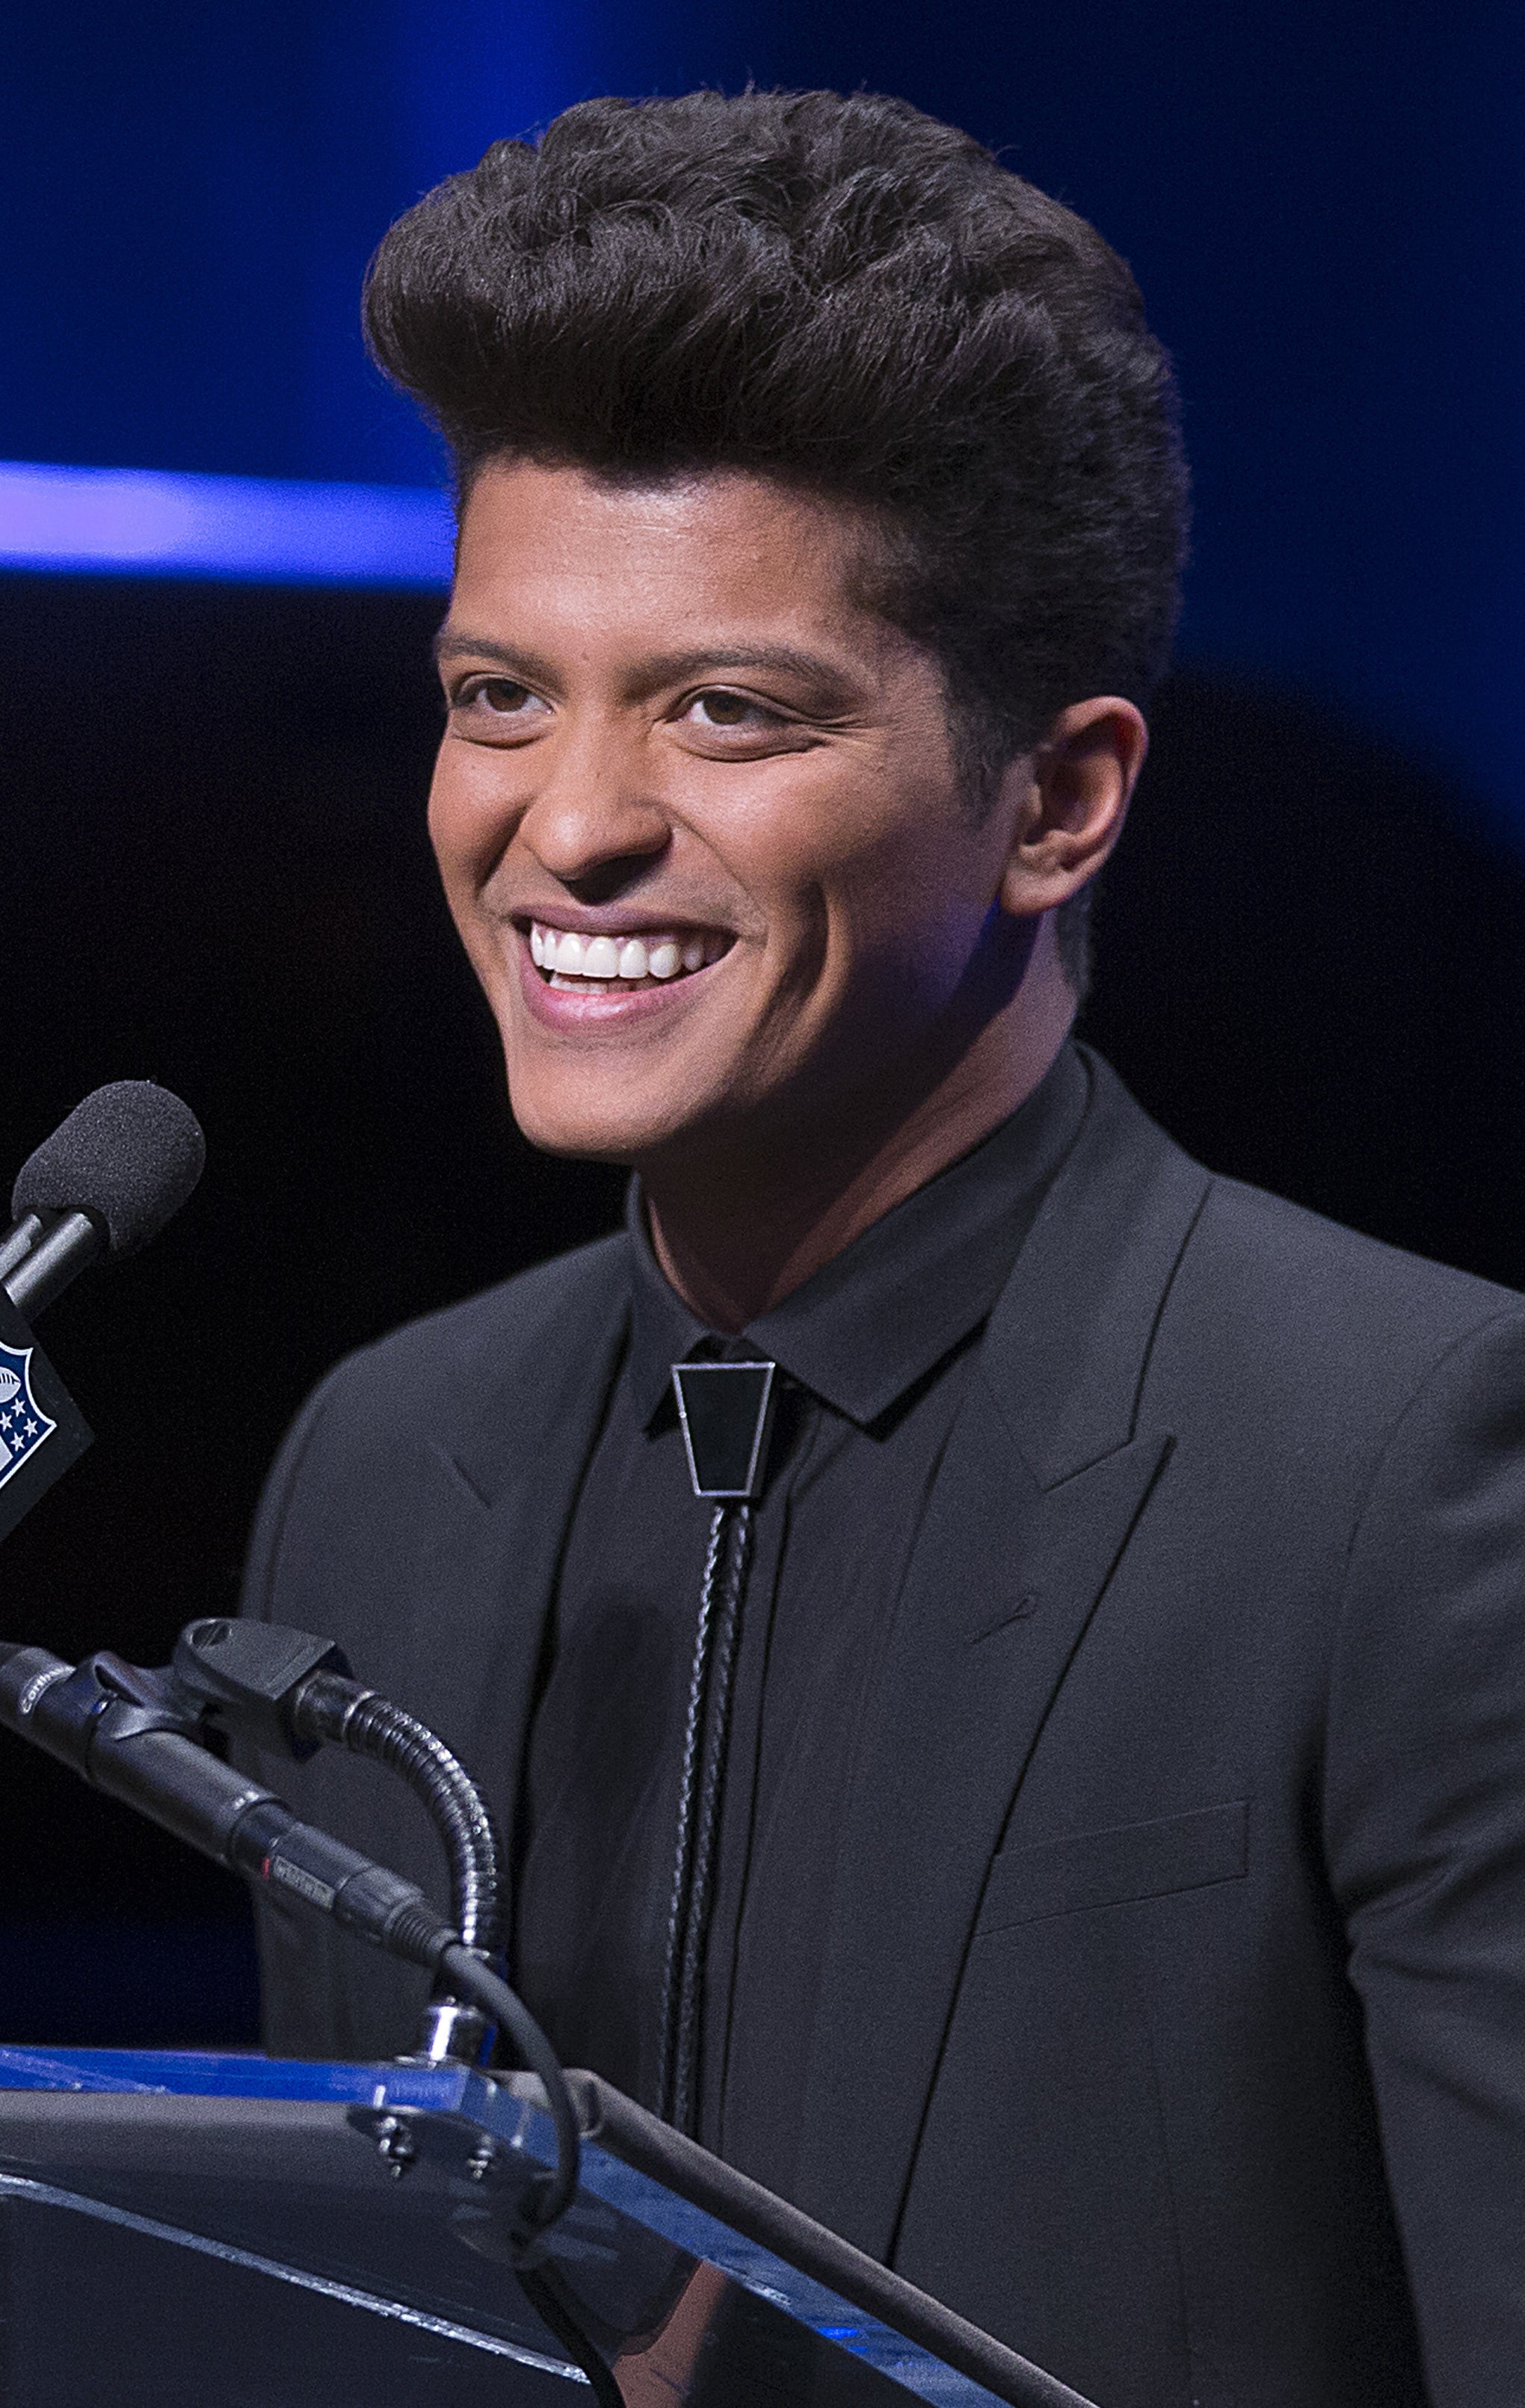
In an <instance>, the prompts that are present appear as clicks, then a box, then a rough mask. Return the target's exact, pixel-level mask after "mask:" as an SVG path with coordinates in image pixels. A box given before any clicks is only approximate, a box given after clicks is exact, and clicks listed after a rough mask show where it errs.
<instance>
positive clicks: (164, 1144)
mask: <svg viewBox="0 0 1525 2408" xmlns="http://www.w3.org/2000/svg"><path fill="white" fill-rule="evenodd" d="M206 1155H207V1148H206V1143H205V1140H203V1138H202V1134H201V1131H200V1129H199V1128H198V1127H197V1125H196V1119H195V1115H194V1112H193V1111H191V1110H190V1108H189V1106H188V1105H186V1104H182V1103H181V1101H180V1097H178V1096H172V1095H171V1094H170V1092H169V1090H168V1088H167V1087H156V1086H154V1085H153V1084H152V1082H151V1081H150V1080H147V1079H123V1080H119V1081H118V1082H117V1083H116V1084H115V1085H114V1086H109V1087H97V1088H96V1090H95V1092H94V1095H91V1096H87V1097H85V1099H84V1101H83V1103H81V1104H77V1105H76V1106H75V1108H74V1110H73V1111H72V1112H70V1114H69V1116H68V1118H67V1120H65V1121H63V1122H61V1123H60V1124H59V1125H58V1127H57V1128H56V1129H54V1131H53V1133H52V1136H51V1137H50V1138H48V1139H46V1140H44V1142H43V1143H42V1144H41V1145H39V1146H38V1148H37V1150H36V1154H33V1155H32V1156H31V1157H30V1159H29V1160H28V1161H26V1162H25V1163H23V1164H22V1172H21V1176H20V1178H19V1179H18V1180H17V1182H16V1186H15V1190H14V1192H13V1194H12V1197H11V1211H13V1212H14V1213H15V1214H16V1216H17V1217H16V1219H15V1221H14V1222H13V1224H12V1226H10V1228H9V1229H8V1230H7V1232H6V1233H5V1235H4V1237H0V1539H5V1538H7V1537H8V1536H9V1534H10V1532H11V1531H12V1530H13V1529H14V1528H15V1527H16V1525H17V1524H18V1522H20V1521H22V1519H23V1517H24V1516H25V1515H26V1514H27V1513H29V1512H31V1510H32V1508H33V1506H34V1505H35V1504H36V1501H37V1499H38V1498H39V1497H41V1496H43V1495H44V1494H45V1493H46V1491H47V1490H48V1489H50V1487H51V1486H52V1484H53V1483H54V1481H55V1480H57V1479H58V1478H60V1476H61V1475H62V1474H63V1473H64V1472H65V1471H66V1470H67V1469H68V1468H69V1466H70V1465H71V1464H72V1463H75V1462H78V1460H79V1456H80V1455H83V1453H84V1451H85V1449H86V1447H87V1446H88V1445H89V1444H90V1435H91V1434H90V1427H89V1425H88V1423H87V1422H86V1421H85V1418H84V1416H83V1414H82V1413H81V1412H80V1411H79V1407H78V1405H76V1403H75V1401H74V1399H73V1398H72V1397H71V1396H70V1395H69V1392H68V1390H67V1389H66V1388H65V1385H64V1383H63V1381H62V1380H61V1379H60V1378H59V1376H58V1374H57V1372H56V1371H55V1370H54V1369H53V1367H52V1365H51V1364H50V1362H49V1360H48V1357H47V1356H46V1355H45V1354H44V1353H43V1351H42V1349H41V1347H40V1346H38V1345H37V1344H36V1340H34V1338H33V1336H32V1331H31V1327H30V1326H29V1321H28V1319H27V1318H26V1317H25V1316H29V1315H36V1313H38V1312H41V1311H42V1310H43V1308H44V1306H46V1305H49V1304H50V1303H51V1302H52V1300H53V1298H54V1297H56V1296H59V1295H61V1294H62V1292H63V1290H64V1289H65V1287H67V1285H68V1283H69V1282H70V1281H71V1280H72V1279H73V1278H74V1277H75V1276H76V1274H77V1273H78V1272H79V1271H82V1270H83V1269H84V1268H85V1265H86V1264H87V1263H90V1262H94V1261H97V1260H98V1259H100V1258H101V1257H103V1256H104V1257H106V1258H108V1259H110V1258H120V1257H121V1256H122V1255H125V1254H136V1253H137V1250H138V1248H139V1247H140V1246H146V1245H147V1244H148V1241H149V1240H150V1239H151V1237H152V1236H153V1235H154V1233H155V1231H156V1230H158V1229H161V1228H162V1227H163V1226H164V1225H165V1222H166V1221H167V1220H168V1219H169V1217H170V1215H171V1213H173V1212H178V1211H180V1206H181V1205H182V1204H183V1203H184V1202H185V1199H186V1197H188V1196H189V1195H190V1193H191V1191H192V1189H193V1188H194V1185H195V1183H196V1181H197V1180H198V1179H199V1178H200V1176H201V1169H202V1165H203V1163H204V1162H205V1160H206Z"/></svg>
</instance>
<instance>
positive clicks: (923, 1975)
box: [796, 1065, 1207, 2257]
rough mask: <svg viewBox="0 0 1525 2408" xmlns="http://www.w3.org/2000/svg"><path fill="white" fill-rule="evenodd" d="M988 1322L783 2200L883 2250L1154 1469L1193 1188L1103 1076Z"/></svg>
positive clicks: (917, 1607)
mask: <svg viewBox="0 0 1525 2408" xmlns="http://www.w3.org/2000/svg"><path fill="white" fill-rule="evenodd" d="M1092 1068H1093V1076H1094V1077H1095V1079H1096V1081H1097V1093H1096V1095H1095V1097H1093V1101H1092V1104H1091V1106H1090V1109H1089V1111H1088V1112H1087V1115H1086V1124H1085V1126H1084V1127H1083V1130H1082V1132H1081V1136H1080V1138H1079V1139H1078V1140H1077V1142H1076V1145H1075V1148H1074V1150H1073V1152H1072V1155H1071V1157H1070V1161H1069V1162H1068V1163H1067V1165H1066V1166H1065V1168H1064V1169H1063V1170H1062V1171H1061V1173H1060V1175H1059V1177H1058V1178H1057V1180H1056V1182H1055V1184H1054V1187H1053V1188H1052V1190H1051V1191H1050V1194H1049V1197H1048V1198H1047V1199H1046V1202H1045V1204H1044V1208H1043V1212H1042V1214H1041V1215H1040V1217H1039V1220H1038V1222H1037V1224H1036V1225H1035V1226H1034V1228H1033V1230H1032V1232H1031V1234H1030V1236H1029V1240H1028V1242H1027V1245H1026V1246H1025V1247H1024V1249H1023V1253H1022V1255H1021V1258H1020V1260H1019V1261H1018V1263H1017V1266H1016V1269H1015V1270H1014V1273H1013V1276H1012V1279H1011V1281H1010V1282H1009V1283H1008V1285H1007V1288H1006V1290H1005V1292H1004V1294H1003V1296H1002V1297H1001V1299H1000V1304H999V1305H998V1307H997V1309H996V1312H995V1313H994V1314H993V1315H992V1317H991V1322H990V1326H989V1328H988V1330H987V1332H986V1337H985V1344H984V1346H983V1348H982V1352H981V1357H980V1361H979V1364H978V1366H977V1369H976V1372H975V1376H974V1377H973V1378H972V1379H971V1383H970V1388H969V1392H968V1394H967V1396H966V1398H965V1401H964V1405H963V1408H962V1410H961V1412H960V1413H959V1416H958V1420H957V1425H956V1426H955V1429H954V1431H953V1434H952V1436H951V1438H950V1441H949V1444H948V1448H947V1451H946V1454H945V1455H944V1458H943V1462H942V1468H941V1469H940V1471H939V1474H938V1478H937V1482H936V1485H935V1487H934V1490H933V1493H932V1497H931V1499H930V1502H929V1506H928V1513H927V1516H926V1518H925V1521H924V1523H923V1527H922V1529H921V1532H920V1534H919V1536H918V1539H917V1542H916V1546H915V1548H914V1553H913V1556H912V1560H911V1564H910V1566H909V1568H908V1571H907V1576H906V1580H905V1583H904V1584H903V1587H902V1590H901V1594H900V1597H899V1601H898V1604H897V1607H896V1610H895V1613H894V1618H893V1621H892V1623H891V1626H890V1627H889V1630H888V1632H887V1634H886V1639H885V1650H884V1654H883V1656H882V1658H881V1661H880V1665H879V1668H878V1672H877V1676H876V1678H875V1681H874V1684H873V1687H872V1692H871V1695H870V1699H869V1702H868V1705H867V1707H866V1710H865V1714H864V1720H863V1725H862V1728H861V1732H860V1736H859V1742H858V1747H857V1753H856V1761H855V1766H854V1773H853V1780H852V1786H851V1792H850V1798H849V1804H848V1809H847V1813H846V1817H845V1821H844V1825H843V1831H842V1846H841V1850H840V1854H839V1859H838V1867H837V1878H836V1885H835V1890H834V1897H833V1905H832V1911H831V1922H830V1928H829V1932H828V1937H827V1952H826V1960H825V1966H824V1971H823V1982H822V1990H821V1998H820V2007H819V2012H818V2014H817V2016H816V2020H815V2030H814V2038H813V2053H812V2059H811V2067H810V2073H809V2077H808V2083H807V2089H806V2102H805V2114H804V2119H803V2122H804V2132H803V2137H802V2144H801V2157H800V2172H799V2178H798V2185H797V2191H796V2196H797V2198H798V2203H799V2204H800V2205H801V2206H802V2207H803V2208H805V2209H806V2211H807V2212H808V2213H809V2214H813V2215H815V2216H817V2217H819V2218H820V2219H821V2221H822V2222H824V2223H826V2224H827V2225H829V2226H831V2227H832V2228H833V2229H836V2230H838V2231H841V2232H842V2233H844V2234H845V2235H846V2236H847V2237H848V2238H849V2239H851V2240H854V2241H856V2243H858V2245H859V2246H861V2247H863V2248H865V2249H867V2250H869V2251H870V2253H872V2254H873V2255H875V2256H878V2257H887V2256H888V2255H889V2254H890V2251H891V2250H892V2248H893V2245H894V2238H895V2233H896V2229H897V2227H898V2224H899V2215H900V2212H901V2206H902V2203H903V2200H904V2196H905V2191H906V2186H907V2184H908V2181H909V2178H910V2173H911V2170H912V2167H913V2163H914V2155H915V2147H916V2139H917V2134H918V2132H919V2129H920V2127H921V2123H922V2120H923V2117H924V2114H925V2112H926V2107H927V2102H928V2097H929V2094H930V2090H931V2086H932V2084H933V2081H934V2079H935V2076H936V2071H937V2065H938V2059H939V2056H940V2054H941V2050H942V2040H943V2036H944V2034H945V2032H946V2029H947V2026H948V2021H949V2017H950V2015H951V2014H952V2010H953V2005H954V2001H955V1998H956V1995H957V1988H958V1984H959V1980H960V1977H961V1974H962V1971H963V1965H964V1960H965V1957H966V1956H967V1953H968V1949H969V1943H970V1939H971V1932H972V1929H973V1925H974V1921H975V1918H976V1915H977V1914H978V1911H979V1903H980V1898H981V1894H982V1891H983V1889H984V1885H985V1876H986V1873H987V1871H988V1868H989V1864H990V1859H991V1857H992V1856H993V1854H994V1853H995V1851H996V1849H997V1848H998V1847H999V1845H1000V1836H1001V1832H1002V1829H1003V1828H1004V1826H1005V1823H1006V1820H1007V1818H1008V1816H1009V1814H1010V1812H1011V1806H1012V1801H1013V1799H1014V1795H1015V1793H1016V1790H1017V1788H1018V1786H1019V1785H1020V1783H1021V1779H1022V1775H1023V1772H1024V1770H1025V1769H1026V1766H1027V1761H1028V1758H1029V1755H1030V1753H1031V1750H1032V1748H1033V1745H1034V1743H1035V1742H1036V1740H1037V1738H1038V1735H1039V1732H1040V1731H1041V1729H1042V1727H1043V1721H1044V1719H1045V1717H1046V1715H1047V1713H1048V1709H1049V1706H1050V1704H1051V1702H1052V1700H1053V1698H1054V1695H1055V1692H1056V1690H1057V1686H1058V1684H1059V1683H1060V1682H1061V1681H1062V1679H1063V1677H1064V1673H1065V1670H1066V1668H1067V1666H1068V1664H1069V1662H1070V1659H1071V1657H1072V1655H1073V1653H1074V1650H1075V1648H1076V1646H1077V1645H1078V1643H1079V1641H1080V1639H1081V1637H1082V1635H1083V1633H1084V1631H1085V1629H1086V1624H1087V1622H1088V1621H1089V1619H1090V1616H1091V1614H1092V1613H1093V1611H1094V1610H1095V1607H1096V1604H1097V1602H1098V1599H1099V1598H1100V1597H1101V1593H1102V1591H1103V1590H1104V1588H1105V1586H1106V1584H1107V1582H1108V1580H1109V1579H1110V1577H1111V1574H1112V1571H1113V1570H1114V1568H1115V1565H1116V1563H1117V1561H1118V1558H1119V1556H1120V1555H1121V1554H1122V1552H1123V1550H1124V1548H1125V1547H1126V1545H1127V1543H1128V1541H1129V1536H1130V1534H1131V1531H1132V1529H1133V1527H1134V1526H1135V1524H1136V1522H1137V1520H1138V1517H1139V1515H1140V1513H1141V1512H1143V1511H1144V1509H1145V1507H1146V1504H1147V1501H1148V1498H1149V1497H1150V1494H1151V1491H1152V1489H1153V1488H1154V1486H1155V1484H1156V1483H1157V1482H1158V1480H1159V1479H1160V1478H1161V1477H1162V1476H1165V1477H1168V1472H1167V1471H1166V1464H1167V1459H1168V1455H1169V1451H1170V1433H1169V1432H1168V1431H1167V1430H1165V1429H1163V1428H1158V1427H1152V1426H1149V1425H1148V1424H1147V1421H1146V1420H1144V1421H1141V1419H1140V1415H1139V1403H1140V1392H1141V1386H1142V1382H1143V1374H1144V1368H1145V1364H1146V1359H1147V1354H1148V1344H1149V1338H1150V1335H1151V1332H1152V1330H1153V1327H1154V1325H1155V1322H1156V1320H1157V1318H1158V1312H1159V1309H1160V1305H1161V1302H1162V1299H1163V1297H1164V1294H1165V1291H1166V1288H1167V1287H1168V1284H1169V1281H1170V1277H1171V1273H1172V1270H1173V1267H1174V1264H1175V1262H1176V1261H1177V1260H1178V1258H1179V1255H1180V1253H1181V1249H1182V1246H1183V1245H1184V1243H1185V1241H1186V1238H1187V1234H1188V1233H1189V1229H1190V1226H1191V1224H1192V1221H1193V1219H1194V1217H1195V1214H1196V1212H1197V1211H1198V1210H1199V1209H1200V1206H1201V1198H1202V1196H1203V1195H1204V1193H1205V1190H1206V1186H1207V1180H1206V1176H1205V1174H1204V1173H1202V1172H1201V1171H1200V1170H1198V1169H1197V1168H1196V1167H1195V1166H1194V1165H1192V1164H1190V1163H1188V1162H1187V1159H1186V1157H1185V1156H1183V1155H1181V1154H1179V1153H1177V1151H1176V1149H1175V1148H1174V1147H1173V1146H1172V1145H1171V1144H1170V1143H1169V1140H1166V1139H1164V1138H1162V1137H1161V1136H1160V1135H1159V1134H1158V1131H1156V1130H1155V1129H1154V1128H1153V1127H1152V1126H1151V1125H1150V1124H1149V1123H1148V1122H1147V1121H1146V1120H1145V1119H1144V1115H1143V1114H1142V1113H1140V1112H1139V1111H1138V1110H1137V1108H1136V1107H1135V1106H1134V1105H1133V1104H1132V1103H1131V1102H1130V1100H1129V1097H1127V1096H1126V1094H1125V1093H1124V1091H1123V1090H1122V1089H1121V1087H1120V1086H1119V1085H1118V1084H1117V1082H1116V1081H1115V1080H1114V1079H1113V1078H1112V1076H1111V1074H1110V1072H1107V1071H1106V1070H1105V1069H1104V1068H1103V1067H1102V1066H1101V1065H1093V1066H1092Z"/></svg>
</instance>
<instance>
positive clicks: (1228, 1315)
mask: <svg viewBox="0 0 1525 2408" xmlns="http://www.w3.org/2000/svg"><path fill="white" fill-rule="evenodd" d="M1172 1307H1173V1311H1175V1312H1186V1313H1187V1314H1188V1315H1189V1316H1190V1317H1192V1318H1194V1319H1201V1318H1202V1317H1204V1316H1206V1317H1210V1318H1211V1321H1212V1323H1213V1325H1214V1326H1215V1328H1216V1331H1217V1333H1218V1335H1219V1338H1220V1341H1226V1342H1228V1343H1230V1344H1240V1343H1244V1342H1245V1341H1246V1340H1248V1339H1249V1337H1250V1336H1251V1334H1252V1333H1253V1332H1254V1331H1255V1330H1257V1329H1260V1330H1274V1331H1275V1332H1276V1333H1277V1334H1278V1339H1279V1341H1280V1343H1282V1344H1284V1345H1289V1346H1291V1347H1293V1348H1295V1349H1296V1350H1297V1352H1298V1353H1299V1354H1300V1355H1302V1358H1303V1359H1304V1361H1306V1362H1307V1363H1309V1364H1310V1365H1312V1364H1318V1365H1321V1366H1322V1367H1323V1368H1324V1369H1325V1370H1326V1371H1327V1372H1332V1371H1334V1370H1335V1369H1337V1368H1338V1367H1339V1366H1340V1365H1341V1364H1342V1363H1344V1364H1345V1365H1347V1366H1348V1367H1349V1369H1350V1370H1351V1371H1352V1372H1353V1373H1355V1374H1359V1376H1360V1377H1361V1378H1363V1379H1370V1378H1377V1379H1378V1380H1380V1381H1383V1382H1387V1381H1389V1380H1390V1381H1392V1382H1394V1383H1397V1384H1398V1385H1399V1386H1403V1385H1404V1384H1406V1383H1409V1382H1410V1381H1412V1380H1415V1379H1420V1378H1423V1377H1424V1375H1425V1373H1426V1371H1427V1369H1429V1367H1430V1366H1431V1365H1432V1364H1433V1363H1435V1362H1436V1361H1438V1360H1439V1358H1440V1357H1441V1356H1442V1355H1445V1354H1446V1353H1447V1352H1448V1351H1449V1350H1450V1349H1451V1348H1452V1347H1454V1346H1456V1345H1459V1344H1460V1343H1461V1342H1462V1341H1464V1340H1466V1339H1468V1338H1469V1337H1471V1336H1472V1335H1474V1334H1475V1332H1478V1331H1480V1330H1482V1329H1483V1328H1485V1327H1487V1326H1489V1325H1491V1324H1494V1323H1503V1324H1513V1325H1514V1326H1515V1327H1516V1329H1517V1331H1518V1333H1519V1334H1520V1335H1521V1336H1525V1297H1521V1296H1519V1295H1518V1294H1517V1293H1516V1292H1515V1290H1514V1289H1512V1288H1506V1287H1501V1286H1499V1285H1497V1284H1496V1283H1494V1282H1493V1281H1491V1280H1485V1279H1479V1278H1477V1277H1476V1276H1475V1274H1474V1273H1472V1272H1470V1271H1462V1270H1457V1269H1453V1268H1452V1267H1451V1266H1450V1265H1448V1264H1446V1263H1436V1262H1431V1261H1429V1260H1427V1259H1426V1258H1425V1257H1424V1256H1423V1255H1419V1254H1407V1253H1405V1252H1403V1249H1402V1248H1400V1247H1397V1246H1389V1245H1387V1244H1385V1243H1383V1241H1382V1240H1379V1239H1376V1238H1370V1237H1366V1236H1363V1235H1362V1234H1361V1233H1360V1231H1359V1230H1356V1229H1349V1228H1345V1227H1343V1226H1341V1225H1340V1224H1339V1223H1338V1222H1335V1221H1329V1220H1326V1219H1325V1218H1324V1217H1323V1216H1322V1214H1320V1213H1317V1212H1312V1211H1308V1210H1307V1209H1306V1208H1305V1207H1304V1206H1302V1205H1299V1204H1292V1203H1288V1201H1287V1199H1286V1198H1285V1197H1279V1196H1273V1195H1270V1194H1268V1193H1267V1192H1266V1191H1265V1190H1264V1189H1263V1188H1259V1187H1250V1186H1246V1185H1244V1183H1241V1182H1240V1181H1238V1180H1233V1179H1220V1178H1213V1179H1212V1180H1211V1182H1210V1183H1209V1186H1208V1189H1207V1193H1206V1196H1205V1198H1204V1200H1203V1204H1202V1209H1201V1214H1200V1216H1199V1218H1198V1220H1197V1223H1196V1226H1195V1227H1194V1229H1193V1231H1192V1235H1191V1239H1190V1241H1189V1243H1188V1245H1187V1249H1186V1252H1185V1254H1184V1255H1183V1257H1182V1262H1181V1266H1180V1271H1179V1274H1178V1277H1177V1281H1176V1283H1175V1292H1174V1294H1173V1297H1172Z"/></svg>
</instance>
